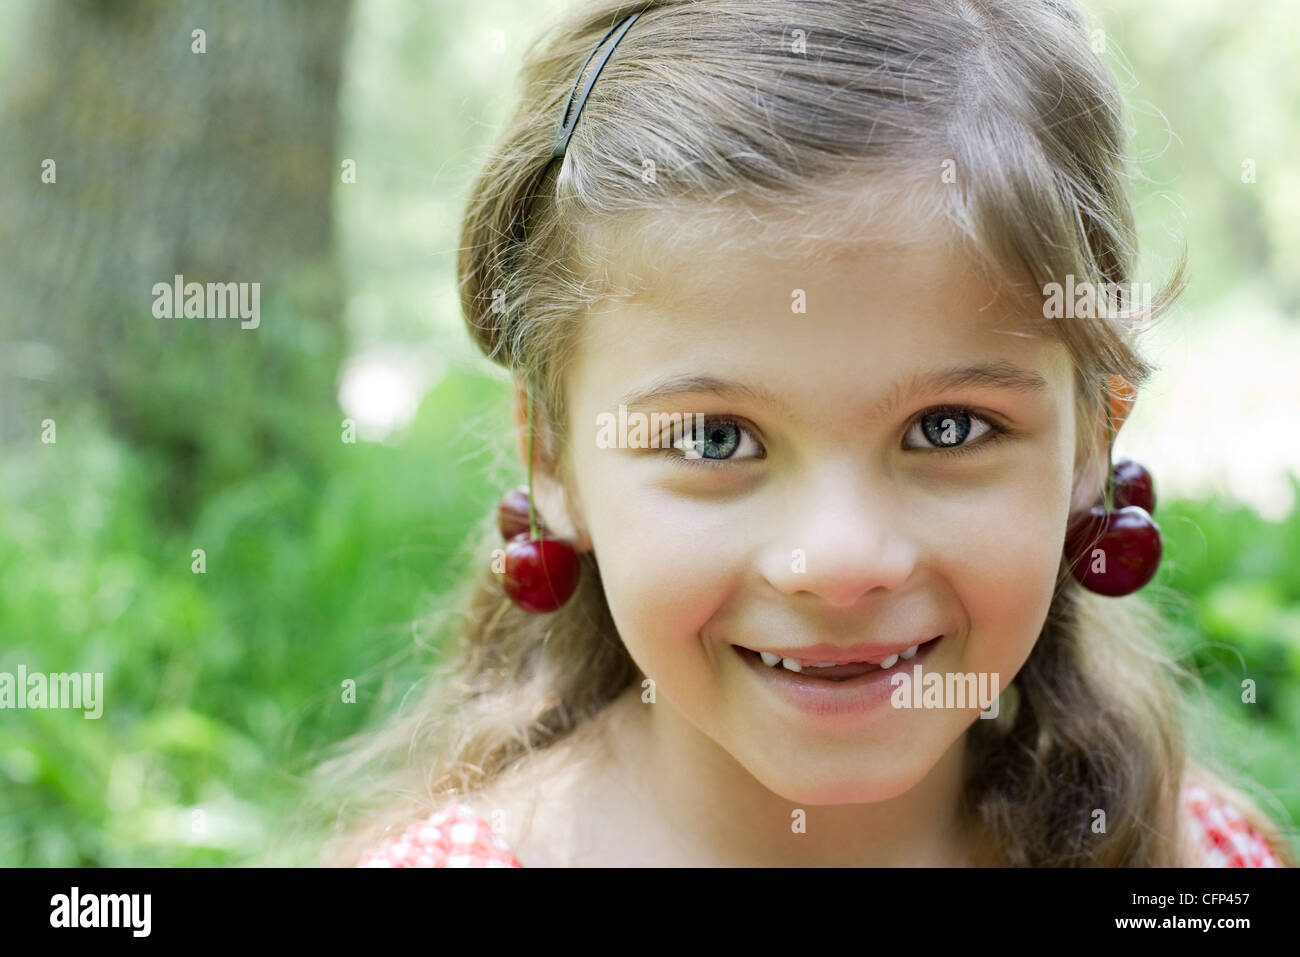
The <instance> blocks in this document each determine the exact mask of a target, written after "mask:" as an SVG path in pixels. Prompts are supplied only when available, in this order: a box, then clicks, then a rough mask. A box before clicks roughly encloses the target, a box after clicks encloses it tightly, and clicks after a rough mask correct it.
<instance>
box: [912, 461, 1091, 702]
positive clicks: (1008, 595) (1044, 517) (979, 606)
mask: <svg viewBox="0 0 1300 957" xmlns="http://www.w3.org/2000/svg"><path fill="white" fill-rule="evenodd" d="M1043 461H1046V462H1050V461H1052V460H1051V459H1050V458H1049V459H1044V460H1043ZM1019 475H1020V477H1018V478H1016V479H1015V480H1011V479H1004V480H1002V481H1000V482H998V483H994V484H990V485H989V486H988V487H987V488H986V489H984V490H982V491H980V492H978V493H972V494H970V495H968V496H964V497H961V498H960V499H955V500H953V501H950V502H948V503H946V504H945V505H943V506H940V507H938V508H933V509H932V510H931V511H930V513H929V514H930V518H931V519H933V524H932V525H931V526H930V527H931V529H932V532H931V533H930V534H934V535H942V541H941V542H933V543H931V545H932V547H931V548H930V549H929V553H930V554H932V555H937V556H939V557H938V558H937V563H938V568H937V570H938V571H939V574H940V575H941V576H942V577H943V578H944V579H945V580H946V581H947V582H948V583H949V584H950V585H951V587H952V588H953V590H954V591H955V592H956V596H957V598H958V600H959V601H960V603H961V605H962V607H963V608H964V610H965V613H966V615H967V616H968V623H969V626H970V628H971V629H972V632H973V640H972V641H971V642H970V643H969V644H968V647H967V651H966V662H965V664H966V665H967V666H968V667H970V669H971V670H975V671H998V672H1005V671H1013V670H1018V669H1019V666H1020V665H1021V664H1023V662H1024V659H1025V658H1026V657H1028V655H1029V652H1030V651H1031V650H1032V648H1033V645H1034V642H1035V640H1036V639H1037V637H1038V635H1039V633H1040V631H1041V630H1042V626H1043V622H1044V621H1045V619H1046V617H1047V612H1048V609H1049V608H1050V606H1051V601H1052V596H1053V594H1054V592H1055V588H1056V576H1057V572H1058V570H1059V568H1060V563H1061V553H1062V547H1063V541H1064V537H1065V520H1066V510H1067V508H1068V505H1069V495H1070V486H1069V476H1068V470H1067V469H1066V467H1065V466H1064V465H1061V466H1060V467H1059V468H1058V467H1054V466H1042V465H1040V466H1039V468H1038V469H1036V470H1021V471H1020V473H1019ZM1010 678H1011V675H1009V674H1004V676H1003V681H1004V684H1005V682H1006V681H1009V680H1010Z"/></svg>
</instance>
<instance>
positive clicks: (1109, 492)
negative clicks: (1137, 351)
mask: <svg viewBox="0 0 1300 957" xmlns="http://www.w3.org/2000/svg"><path fill="white" fill-rule="evenodd" d="M1110 398H1111V392H1110V387H1109V384H1108V385H1107V389H1106V511H1107V512H1108V513H1109V512H1111V511H1112V510H1113V509H1114V507H1115V464H1114V462H1113V461H1112V460H1113V459H1114V456H1115V422H1114V420H1113V419H1112V417H1111V414H1110Z"/></svg>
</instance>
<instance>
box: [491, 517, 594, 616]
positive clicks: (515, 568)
mask: <svg viewBox="0 0 1300 957" xmlns="http://www.w3.org/2000/svg"><path fill="white" fill-rule="evenodd" d="M505 567H506V571H505V576H504V579H503V581H502V586H503V587H504V588H505V590H506V594H507V595H509V596H510V597H511V599H512V600H513V601H514V603H515V604H516V605H518V606H519V607H520V608H522V609H523V610H524V611H530V612H534V613H537V612H548V611H555V609H557V608H559V607H560V606H561V605H563V604H564V603H565V602H566V601H568V600H569V596H570V595H572V594H573V589H574V588H575V587H576V586H577V584H578V553H577V552H575V551H574V550H573V548H572V547H571V546H570V545H568V544H567V543H566V542H562V541H560V540H559V539H555V538H539V539H537V540H536V541H531V540H530V539H529V537H528V533H527V532H523V533H521V534H519V535H516V536H514V537H513V538H512V539H510V541H509V542H507V543H506V565H505Z"/></svg>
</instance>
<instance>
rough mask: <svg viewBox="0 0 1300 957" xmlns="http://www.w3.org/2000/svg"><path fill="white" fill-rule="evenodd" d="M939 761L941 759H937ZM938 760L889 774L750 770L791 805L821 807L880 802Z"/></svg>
mask: <svg viewBox="0 0 1300 957" xmlns="http://www.w3.org/2000/svg"><path fill="white" fill-rule="evenodd" d="M936 761H937V758H936ZM934 764H935V762H930V763H920V764H915V765H911V766H908V767H906V768H899V767H893V768H890V769H889V773H887V774H886V773H871V769H868V770H867V771H866V772H865V773H864V770H863V768H862V767H861V766H860V765H859V766H857V767H843V766H839V767H828V766H821V767H816V766H813V767H808V768H806V769H805V768H792V767H789V766H786V767H782V768H751V769H750V773H751V774H753V775H754V777H755V778H756V779H757V780H758V781H759V783H761V784H762V785H763V786H764V787H766V788H767V789H768V790H769V791H771V792H772V793H773V794H776V795H778V796H779V797H781V798H783V799H784V800H786V801H789V802H790V803H791V804H795V805H800V806H809V807H817V806H821V805H833V804H878V803H880V802H882V801H890V800H893V799H894V798H896V797H899V796H900V795H903V794H906V793H907V792H908V791H910V790H912V788H914V787H916V786H917V785H918V784H920V783H921V781H923V780H924V779H925V776H926V775H927V774H929V773H930V770H931V769H932V768H933V767H934Z"/></svg>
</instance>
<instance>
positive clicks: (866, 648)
mask: <svg viewBox="0 0 1300 957" xmlns="http://www.w3.org/2000/svg"><path fill="white" fill-rule="evenodd" d="M939 637H941V636H940V635H930V636H929V637H928V638H920V639H917V640H915V641H907V642H894V643H891V644H888V645H881V644H874V645H869V644H862V645H825V644H823V645H801V646H799V647H798V648H750V647H749V646H748V645H741V646H740V647H742V648H747V649H748V650H750V651H756V652H764V651H766V652H768V653H769V654H773V655H780V656H781V657H782V658H793V659H794V660H795V661H799V662H807V663H821V662H827V661H830V662H834V663H835V664H837V665H843V664H848V663H849V662H851V661H854V662H856V661H867V662H870V663H871V664H873V665H878V664H880V663H881V662H882V661H884V660H885V659H886V658H888V657H889V656H890V655H898V654H902V653H903V652H904V651H906V650H907V649H908V648H911V647H912V646H913V645H923V644H925V643H926V642H927V641H933V640H934V639H935V638H939Z"/></svg>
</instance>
